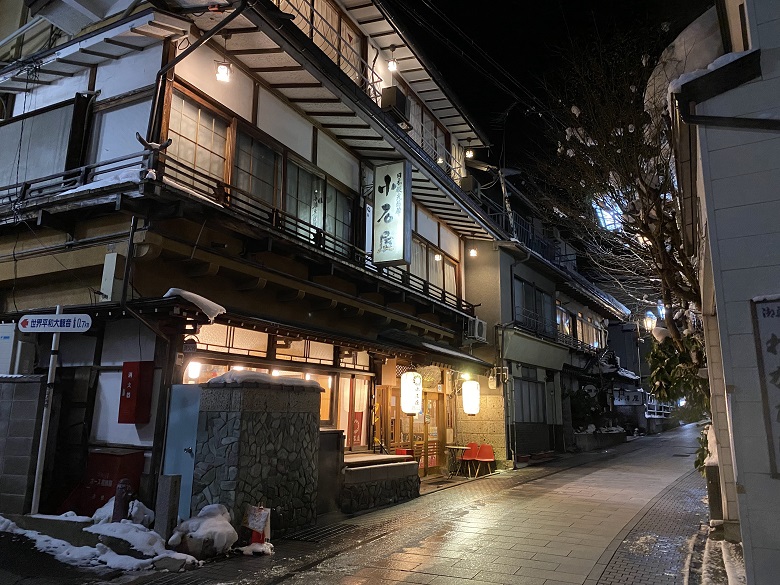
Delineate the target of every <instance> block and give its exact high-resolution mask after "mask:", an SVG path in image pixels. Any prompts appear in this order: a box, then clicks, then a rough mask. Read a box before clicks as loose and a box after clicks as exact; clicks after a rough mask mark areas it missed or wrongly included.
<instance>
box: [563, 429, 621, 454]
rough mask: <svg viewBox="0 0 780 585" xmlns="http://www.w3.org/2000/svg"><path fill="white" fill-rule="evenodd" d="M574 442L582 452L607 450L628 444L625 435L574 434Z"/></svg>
mask: <svg viewBox="0 0 780 585" xmlns="http://www.w3.org/2000/svg"><path fill="white" fill-rule="evenodd" d="M574 442H575V444H576V445H577V447H578V448H579V449H580V450H581V451H595V450H596V449H606V448H608V447H614V446H615V445H620V444H621V443H625V442H626V434H625V433H574Z"/></svg>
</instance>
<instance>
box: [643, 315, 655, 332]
mask: <svg viewBox="0 0 780 585" xmlns="http://www.w3.org/2000/svg"><path fill="white" fill-rule="evenodd" d="M657 321H658V318H657V317H656V316H655V313H653V312H652V311H647V313H645V318H644V319H643V322H644V326H645V329H646V330H647V331H652V330H653V329H655V324H656V322H657Z"/></svg>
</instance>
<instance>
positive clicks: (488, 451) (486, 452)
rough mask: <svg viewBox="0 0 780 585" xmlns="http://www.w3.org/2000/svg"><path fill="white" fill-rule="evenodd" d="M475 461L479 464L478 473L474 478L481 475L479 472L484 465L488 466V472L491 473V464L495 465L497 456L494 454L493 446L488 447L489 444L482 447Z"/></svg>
mask: <svg viewBox="0 0 780 585" xmlns="http://www.w3.org/2000/svg"><path fill="white" fill-rule="evenodd" d="M475 461H476V462H477V473H476V474H475V475H474V477H477V476H478V475H479V470H480V469H482V464H483V463H485V464H486V465H487V468H488V472H490V464H491V463H495V461H496V456H495V454H494V453H493V445H488V444H487V443H483V444H482V445H480V446H479V451H478V452H477V456H476V457H475Z"/></svg>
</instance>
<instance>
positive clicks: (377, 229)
mask: <svg viewBox="0 0 780 585" xmlns="http://www.w3.org/2000/svg"><path fill="white" fill-rule="evenodd" d="M411 216H412V166H411V164H410V163H409V162H408V161H401V162H397V163H391V164H387V165H380V166H378V167H376V169H375V170H374V215H373V217H372V218H371V222H372V230H371V231H372V232H373V235H374V242H373V248H372V252H373V256H372V259H373V262H374V264H377V265H395V264H409V263H410V262H411V248H412V225H411V224H412V222H411Z"/></svg>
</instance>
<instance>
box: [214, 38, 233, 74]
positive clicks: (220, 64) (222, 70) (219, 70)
mask: <svg viewBox="0 0 780 585" xmlns="http://www.w3.org/2000/svg"><path fill="white" fill-rule="evenodd" d="M224 38H225V53H227V40H228V38H230V35H224ZM214 69H215V71H216V76H217V81H221V82H223V83H227V82H229V81H230V73H231V72H232V70H233V65H232V64H231V63H230V61H224V60H223V61H214Z"/></svg>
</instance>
